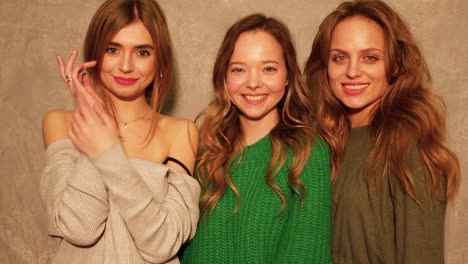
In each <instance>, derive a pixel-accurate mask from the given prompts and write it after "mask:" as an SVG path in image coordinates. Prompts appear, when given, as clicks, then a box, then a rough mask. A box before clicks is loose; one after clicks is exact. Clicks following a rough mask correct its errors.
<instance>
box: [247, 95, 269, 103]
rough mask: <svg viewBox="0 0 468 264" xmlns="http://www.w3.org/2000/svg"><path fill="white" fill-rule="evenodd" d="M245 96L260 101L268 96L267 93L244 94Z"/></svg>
mask: <svg viewBox="0 0 468 264" xmlns="http://www.w3.org/2000/svg"><path fill="white" fill-rule="evenodd" d="M244 97H245V98H246V99H247V100H249V101H252V102H258V101H261V100H262V99H263V98H265V97H266V94H261V95H247V94H246V95H244Z"/></svg>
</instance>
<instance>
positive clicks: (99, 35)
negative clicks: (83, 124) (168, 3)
mask: <svg viewBox="0 0 468 264" xmlns="http://www.w3.org/2000/svg"><path fill="white" fill-rule="evenodd" d="M135 20H140V21H142V22H143V24H144V25H145V27H146V28H147V29H148V31H149V33H150V35H151V38H152V40H153V45H154V53H155V57H156V60H155V67H156V74H155V76H154V80H153V82H152V83H151V84H150V85H149V86H148V87H147V88H146V90H145V95H146V99H147V102H148V104H149V105H150V106H151V108H152V109H153V114H154V113H156V112H159V111H160V110H161V109H162V106H163V102H164V99H165V98H166V95H167V93H168V91H169V89H170V87H171V84H172V81H173V75H174V70H173V55H172V54H173V53H172V43H171V38H170V36H169V29H168V27H167V23H166V18H165V16H164V13H163V11H162V9H161V8H160V7H159V5H158V4H157V3H156V1H154V0H107V1H105V2H104V3H103V4H102V5H101V6H100V7H99V8H98V10H97V11H96V13H95V14H94V16H93V18H92V20H91V23H90V24H89V26H88V31H87V32H86V37H85V41H84V47H83V51H84V52H83V59H84V61H92V60H95V61H96V62H97V65H96V67H94V68H91V69H88V73H89V76H90V78H91V81H92V82H93V88H94V89H95V90H96V93H97V94H98V95H99V96H100V97H101V99H102V100H103V101H104V104H105V106H106V108H107V110H108V111H109V112H110V113H112V115H113V116H114V119H115V118H116V115H115V107H114V106H113V104H112V102H111V100H110V98H109V96H108V95H107V93H106V92H105V91H106V90H107V88H106V87H105V85H104V83H103V82H102V80H101V77H100V74H99V73H100V72H101V67H102V60H103V58H104V54H105V51H106V49H107V47H108V46H109V43H110V42H111V40H112V38H113V37H114V35H115V34H117V32H118V31H119V30H120V29H122V28H123V27H125V26H127V25H129V24H131V23H132V22H134V21H135ZM115 121H116V123H117V120H115ZM155 129H156V122H155V118H152V122H151V129H150V130H149V132H148V134H147V137H146V142H148V141H149V140H150V139H151V137H152V135H153V134H154V132H155Z"/></svg>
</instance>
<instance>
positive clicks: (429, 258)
mask: <svg viewBox="0 0 468 264" xmlns="http://www.w3.org/2000/svg"><path fill="white" fill-rule="evenodd" d="M415 149H416V148H415V147H412V151H410V152H409V156H408V161H409V163H408V167H409V170H410V172H411V174H412V177H413V179H414V190H415V193H416V198H417V200H418V201H419V203H420V205H418V204H417V203H416V201H414V200H413V199H412V198H411V197H410V196H409V195H408V194H406V193H405V192H403V190H402V189H401V187H400V186H399V184H398V183H396V182H394V183H393V184H392V192H393V201H392V202H393V207H394V211H395V235H396V238H395V241H396V260H397V261H396V262H397V263H401V264H411V263H425V264H431V263H434V264H435V263H443V262H444V252H443V251H444V246H443V242H444V218H445V204H446V203H445V191H443V192H438V193H437V194H436V195H435V197H431V196H430V194H429V192H428V190H427V187H426V181H425V177H424V172H423V168H422V164H421V161H420V156H419V153H418V151H416V150H415Z"/></svg>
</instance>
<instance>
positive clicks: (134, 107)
mask: <svg viewBox="0 0 468 264" xmlns="http://www.w3.org/2000/svg"><path fill="white" fill-rule="evenodd" d="M110 98H111V100H112V103H113V104H114V106H115V111H116V115H117V119H118V120H120V121H121V122H128V121H131V120H135V119H137V118H141V117H143V116H144V115H145V114H148V115H147V116H146V117H147V118H148V117H150V115H149V111H150V110H151V107H150V106H149V105H148V103H146V99H145V96H144V95H143V96H139V97H137V98H134V99H133V100H121V99H119V98H116V97H115V96H113V95H110Z"/></svg>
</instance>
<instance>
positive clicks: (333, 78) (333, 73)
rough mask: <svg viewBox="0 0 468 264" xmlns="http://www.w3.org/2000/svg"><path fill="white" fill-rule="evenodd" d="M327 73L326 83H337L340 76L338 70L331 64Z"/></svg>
mask: <svg viewBox="0 0 468 264" xmlns="http://www.w3.org/2000/svg"><path fill="white" fill-rule="evenodd" d="M329 65H330V64H329ZM327 73H328V81H329V82H330V84H333V83H334V82H337V81H338V79H339V77H340V76H341V71H340V68H339V67H336V66H334V65H333V64H331V66H328V72H327Z"/></svg>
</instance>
